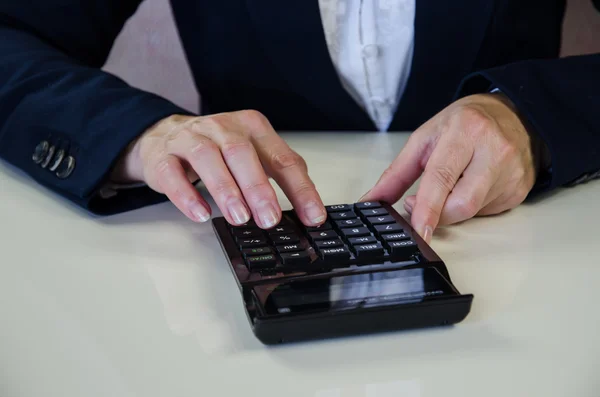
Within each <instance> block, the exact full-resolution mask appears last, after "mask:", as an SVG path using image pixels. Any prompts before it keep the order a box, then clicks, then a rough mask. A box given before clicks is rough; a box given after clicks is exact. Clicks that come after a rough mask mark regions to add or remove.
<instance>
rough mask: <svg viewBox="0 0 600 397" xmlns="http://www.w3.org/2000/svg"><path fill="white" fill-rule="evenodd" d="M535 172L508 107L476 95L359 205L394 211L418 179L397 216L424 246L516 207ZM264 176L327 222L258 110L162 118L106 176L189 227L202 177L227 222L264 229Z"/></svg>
mask: <svg viewBox="0 0 600 397" xmlns="http://www.w3.org/2000/svg"><path fill="white" fill-rule="evenodd" d="M536 168H537V167H536V161H535V158H534V156H533V154H532V145H531V141H530V136H529V133H528V131H527V129H526V127H525V126H524V125H523V123H522V121H521V119H520V118H519V116H518V115H517V113H516V110H515V108H514V107H513V106H512V104H511V103H510V101H508V100H507V99H506V98H505V97H503V96H502V95H498V94H478V95H473V96H469V97H466V98H462V99H460V100H458V101H457V102H455V103H453V104H451V105H449V106H448V107H447V108H445V109H444V110H442V111H441V112H440V113H438V114H437V115H435V116H434V117H432V118H431V119H430V120H429V121H427V122H426V123H425V124H423V125H422V126H421V127H420V128H418V129H417V130H416V131H415V132H413V133H412V134H411V136H410V138H409V140H408V142H407V144H406V145H405V146H404V148H403V149H402V150H401V151H400V153H399V154H398V156H397V157H396V159H395V160H394V161H393V162H392V163H391V164H390V166H389V167H388V168H387V169H386V170H385V172H384V173H383V174H382V175H381V176H380V178H379V180H378V181H377V182H376V183H375V185H374V186H373V188H372V189H371V190H370V191H369V192H367V193H366V194H365V195H364V196H363V197H361V199H360V200H361V201H370V200H382V201H386V202H388V203H395V202H397V201H398V200H399V199H400V198H402V197H403V196H404V194H405V193H406V191H407V190H408V189H409V188H410V187H411V186H412V185H413V184H414V183H415V182H416V180H417V179H418V178H419V177H421V181H420V183H419V187H418V190H417V194H416V195H413V196H408V197H406V198H405V201H404V208H405V209H406V211H407V212H408V213H409V214H410V216H411V223H412V225H413V227H414V228H415V229H416V230H417V232H418V233H419V234H420V235H421V236H422V237H423V238H424V239H425V240H426V241H427V242H430V241H431V237H432V235H433V232H434V231H435V230H436V228H438V227H439V226H441V225H449V224H453V223H457V222H462V221H465V220H467V219H470V218H473V217H475V216H485V215H494V214H499V213H502V212H505V211H508V210H510V209H512V208H515V207H517V206H518V205H519V204H521V203H522V202H523V201H524V200H525V198H526V196H527V195H528V193H529V192H530V190H531V189H532V187H533V185H534V183H535V175H536V173H537V172H536ZM269 178H273V179H274V180H275V182H276V183H277V184H278V185H279V186H280V187H281V189H282V190H283V192H284V193H285V194H286V196H287V197H288V198H289V200H290V202H291V203H292V205H293V207H294V209H295V211H296V212H297V213H298V215H299V218H300V219H301V221H302V222H303V223H304V224H305V225H307V226H317V225H320V224H321V223H323V222H324V220H325V218H326V213H325V208H324V205H323V202H322V200H321V198H320V197H319V194H318V192H317V190H316V188H315V186H314V184H313V182H312V181H311V179H310V176H309V174H308V167H307V165H306V163H305V161H304V160H303V159H302V158H301V157H300V156H299V155H298V154H297V153H296V152H294V151H293V150H292V149H291V148H290V147H289V146H288V145H287V144H286V143H285V141H284V140H283V139H282V138H281V137H279V136H278V135H277V133H276V132H275V131H274V130H273V128H272V126H271V125H270V123H269V121H268V120H267V119H266V118H265V117H264V116H263V115H262V114H260V113H259V112H256V111H239V112H232V113H222V114H216V115H209V116H204V117H190V116H172V117H169V118H167V119H165V120H163V121H161V122H159V123H157V124H156V125H154V126H152V127H151V128H150V129H149V130H148V131H146V132H145V133H144V134H143V135H141V136H140V137H139V138H138V139H137V140H136V141H135V142H133V143H132V144H131V145H130V147H129V148H128V150H127V151H126V152H125V153H124V155H123V156H122V158H121V160H120V161H119V163H118V164H117V167H116V168H115V170H114V172H113V179H114V180H116V181H119V182H132V181H141V182H145V183H146V184H148V186H149V187H150V188H152V189H154V190H156V191H158V192H160V193H163V194H165V195H166V196H167V197H168V198H169V199H170V200H171V201H172V202H173V204H174V205H175V206H176V207H177V208H178V209H179V210H180V211H181V212H182V213H183V214H184V215H186V216H187V217H188V218H190V219H191V220H193V221H196V222H205V221H207V220H208V219H210V216H211V214H212V211H211V208H210V206H209V205H208V203H207V202H206V200H205V199H204V198H203V197H202V195H201V194H200V193H199V192H198V190H197V189H196V188H195V187H194V185H193V182H195V181H197V180H199V179H200V180H202V181H203V182H204V185H205V186H206V189H207V190H208V192H209V193H210V194H211V196H212V197H213V199H214V201H215V203H216V205H217V206H218V207H219V209H220V210H221V212H222V213H223V216H224V217H225V218H226V219H227V221H228V222H230V223H231V224H234V225H237V224H242V223H246V222H247V221H248V220H250V219H254V220H255V221H256V223H257V225H258V226H259V227H262V228H265V229H267V228H270V227H272V226H274V225H275V224H277V223H278V222H279V220H280V219H281V207H280V206H279V203H278V202H277V198H276V195H275V191H274V190H273V188H272V186H271V184H270V182H269Z"/></svg>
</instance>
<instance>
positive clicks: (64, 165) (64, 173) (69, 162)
mask: <svg viewBox="0 0 600 397" xmlns="http://www.w3.org/2000/svg"><path fill="white" fill-rule="evenodd" d="M74 169H75V159H74V158H73V157H72V156H67V157H66V158H65V159H64V161H62V162H61V163H60V165H59V166H58V170H57V171H56V176H57V177H59V178H60V179H66V178H68V177H69V176H70V175H71V174H72V173H73V170H74Z"/></svg>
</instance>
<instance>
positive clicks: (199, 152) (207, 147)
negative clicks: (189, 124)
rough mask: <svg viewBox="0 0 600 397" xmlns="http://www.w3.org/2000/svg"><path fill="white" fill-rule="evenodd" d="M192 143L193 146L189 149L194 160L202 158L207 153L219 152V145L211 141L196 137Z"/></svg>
mask: <svg viewBox="0 0 600 397" xmlns="http://www.w3.org/2000/svg"><path fill="white" fill-rule="evenodd" d="M192 142H193V144H192V145H191V147H190V149H189V150H190V155H191V157H192V158H198V157H202V156H203V155H204V154H206V153H207V152H210V151H215V150H217V145H216V144H215V143H214V142H213V141H211V140H210V139H206V138H201V137H199V136H195V137H194V138H193V140H192Z"/></svg>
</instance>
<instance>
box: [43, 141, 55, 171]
mask: <svg viewBox="0 0 600 397" xmlns="http://www.w3.org/2000/svg"><path fill="white" fill-rule="evenodd" d="M55 151H56V147H54V146H50V148H49V149H48V153H46V158H45V159H44V161H42V164H40V167H42V168H46V167H48V164H50V161H52V157H53V156H54V152H55Z"/></svg>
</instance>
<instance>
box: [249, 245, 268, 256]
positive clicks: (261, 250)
mask: <svg viewBox="0 0 600 397" xmlns="http://www.w3.org/2000/svg"><path fill="white" fill-rule="evenodd" d="M271 253H272V251H271V248H269V247H256V248H246V249H243V250H242V254H243V255H244V256H245V257H247V256H253V255H265V254H271Z"/></svg>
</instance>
